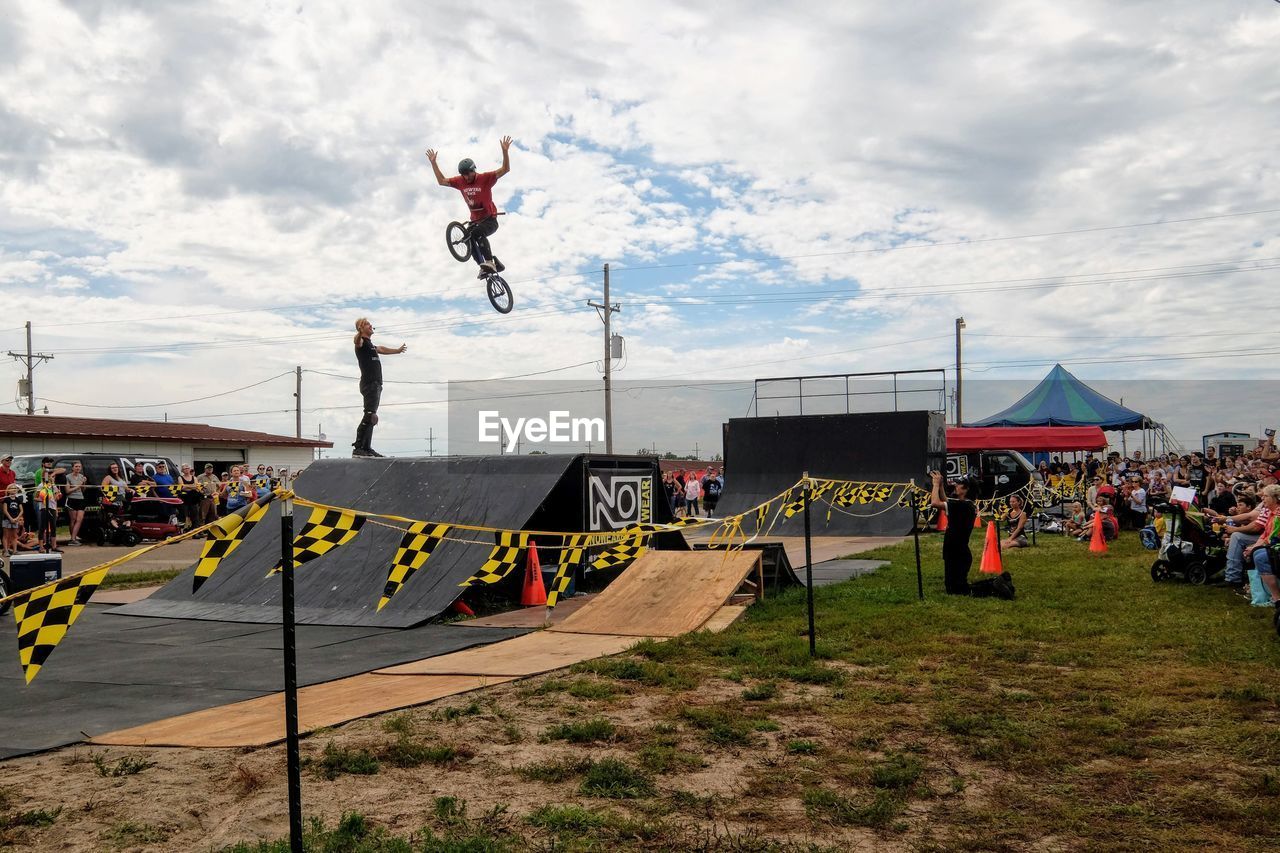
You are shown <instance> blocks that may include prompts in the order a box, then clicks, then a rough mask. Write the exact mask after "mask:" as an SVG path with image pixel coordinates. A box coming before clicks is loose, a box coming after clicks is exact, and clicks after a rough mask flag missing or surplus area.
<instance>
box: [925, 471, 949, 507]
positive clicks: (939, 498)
mask: <svg viewBox="0 0 1280 853" xmlns="http://www.w3.org/2000/svg"><path fill="white" fill-rule="evenodd" d="M931 476H932V477H933V495H932V499H931V500H930V501H929V504H930V506H933V507H936V508H937V509H946V508H947V496H946V495H944V494H943V493H942V473H941V472H940V471H934V472H932V475H931Z"/></svg>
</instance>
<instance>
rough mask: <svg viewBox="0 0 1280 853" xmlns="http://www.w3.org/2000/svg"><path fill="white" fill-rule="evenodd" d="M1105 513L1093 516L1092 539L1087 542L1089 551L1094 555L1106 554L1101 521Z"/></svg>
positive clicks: (1096, 513) (1097, 513) (1105, 541)
mask: <svg viewBox="0 0 1280 853" xmlns="http://www.w3.org/2000/svg"><path fill="white" fill-rule="evenodd" d="M1104 516H1105V513H1101V512H1095V513H1094V514H1093V538H1092V539H1090V540H1089V550H1090V551H1091V552H1092V553H1094V554H1105V553H1107V540H1106V537H1104V536H1103V535H1102V519H1103V517H1104Z"/></svg>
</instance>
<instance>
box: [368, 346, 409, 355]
mask: <svg viewBox="0 0 1280 853" xmlns="http://www.w3.org/2000/svg"><path fill="white" fill-rule="evenodd" d="M408 348H409V345H408V344H401V345H400V346H398V347H383V346H379V347H376V349H377V350H378V355H399V354H400V353H402V352H404V351H405V350H407V349H408Z"/></svg>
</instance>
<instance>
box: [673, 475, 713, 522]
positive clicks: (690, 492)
mask: <svg viewBox="0 0 1280 853" xmlns="http://www.w3.org/2000/svg"><path fill="white" fill-rule="evenodd" d="M662 486H663V490H664V491H665V492H666V494H667V501H668V502H669V504H670V506H671V514H672V515H674V516H675V517H676V518H696V517H698V514H699V511H700V510H701V513H702V517H703V518H713V517H714V516H715V514H716V505H717V504H719V503H720V495H722V494H723V493H724V470H723V469H716V468H705V469H702V470H696V471H695V470H681V471H668V472H667V473H665V474H663V475H662Z"/></svg>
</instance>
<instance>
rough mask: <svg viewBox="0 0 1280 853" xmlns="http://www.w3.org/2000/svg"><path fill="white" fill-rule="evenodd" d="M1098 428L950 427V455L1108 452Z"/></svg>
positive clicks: (1104, 437) (948, 447)
mask: <svg viewBox="0 0 1280 853" xmlns="http://www.w3.org/2000/svg"><path fill="white" fill-rule="evenodd" d="M1106 447H1107V439H1106V436H1104V435H1103V434H1102V427H1096V426H1034V427H947V452H948V453H967V452H969V451H974V450H1020V451H1036V450H1045V451H1055V450H1056V451H1064V450H1105V449H1106Z"/></svg>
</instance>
